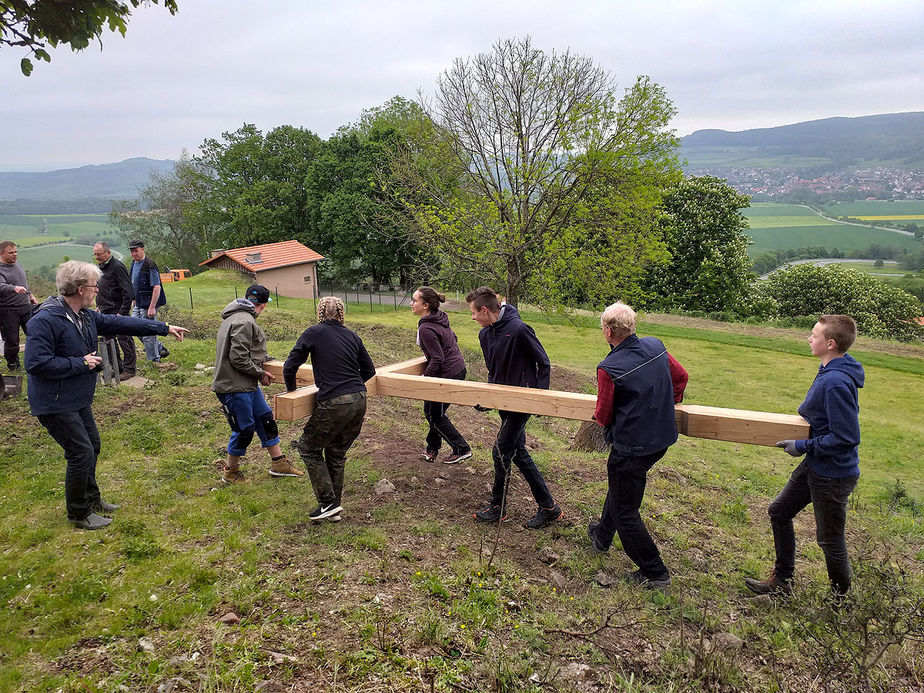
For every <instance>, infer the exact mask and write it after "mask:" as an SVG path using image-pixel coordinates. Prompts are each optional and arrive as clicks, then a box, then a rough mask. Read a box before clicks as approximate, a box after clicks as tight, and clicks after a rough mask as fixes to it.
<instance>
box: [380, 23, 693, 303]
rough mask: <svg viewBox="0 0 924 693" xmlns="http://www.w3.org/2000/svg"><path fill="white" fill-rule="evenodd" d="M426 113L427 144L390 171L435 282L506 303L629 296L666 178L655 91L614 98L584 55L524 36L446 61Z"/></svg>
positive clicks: (662, 118)
mask: <svg viewBox="0 0 924 693" xmlns="http://www.w3.org/2000/svg"><path fill="white" fill-rule="evenodd" d="M425 110H426V112H427V115H428V117H429V118H430V120H431V121H432V123H433V125H434V133H435V135H437V136H438V138H439V139H438V140H437V141H436V142H435V143H434V145H433V147H432V148H431V150H430V151H429V152H428V154H427V156H426V157H421V158H418V159H417V160H416V161H415V162H413V163H414V165H411V164H409V163H408V160H407V159H406V158H403V159H402V158H399V159H397V160H396V161H395V167H394V171H395V179H396V180H397V181H399V182H400V185H401V186H402V187H401V191H400V192H399V193H398V197H399V198H400V200H401V202H402V203H404V204H405V205H406V207H407V209H409V210H410V211H411V212H412V214H413V215H414V217H415V220H416V222H417V224H418V227H419V230H420V241H419V242H420V244H421V245H422V246H424V247H427V248H431V249H433V250H434V251H435V254H436V255H437V256H438V257H439V259H440V261H441V262H442V267H441V268H440V275H441V278H444V279H455V280H456V281H458V282H461V283H464V284H467V285H473V284H477V283H482V282H490V283H492V284H494V285H495V286H496V287H497V288H498V289H499V290H500V291H501V292H502V293H504V294H506V296H507V300H508V301H510V302H511V303H514V304H515V303H516V302H517V301H518V300H519V299H520V298H521V297H522V296H523V295H524V294H525V293H529V294H530V295H531V297H532V298H533V299H534V300H538V301H541V302H543V303H545V304H560V303H561V302H562V301H569V302H573V301H576V300H577V301H583V302H595V303H596V302H604V301H608V300H611V299H612V298H613V297H614V296H616V295H622V296H623V297H626V298H631V295H632V291H633V290H634V289H635V288H636V287H637V284H638V280H639V278H640V277H641V275H642V273H643V270H644V268H645V267H646V266H647V265H648V264H650V263H651V262H654V261H656V260H657V259H658V258H659V256H660V255H661V254H663V244H662V243H661V242H660V241H659V239H658V234H657V223H656V222H657V206H658V203H659V202H660V192H659V190H660V188H661V187H663V186H665V185H666V184H668V183H670V182H673V180H675V178H676V176H677V175H678V170H677V162H676V158H675V155H674V154H675V150H676V147H677V139H676V138H675V137H674V134H673V131H668V130H666V127H667V125H668V122H669V120H670V118H671V117H672V116H673V115H674V113H675V110H674V107H673V105H672V104H671V102H670V100H668V98H667V97H666V95H665V93H664V90H663V89H662V88H661V87H659V86H658V85H656V84H654V83H652V82H651V81H650V80H649V79H648V78H646V77H640V78H638V79H637V80H636V82H635V83H634V84H633V85H632V86H630V87H629V88H627V89H626V90H625V91H624V94H623V95H622V97H621V98H620V97H619V95H618V94H617V92H616V87H615V84H614V82H613V80H612V77H611V76H610V74H609V73H607V72H606V71H604V70H603V69H601V68H599V67H597V66H595V65H594V64H593V62H592V61H591V60H590V59H588V58H584V57H581V56H577V55H574V54H572V53H571V52H570V51H566V52H564V53H556V52H552V53H545V52H543V51H541V50H539V49H537V48H534V47H533V45H532V42H531V41H530V39H529V38H525V39H520V40H506V41H501V42H498V43H497V44H495V46H494V47H493V50H492V51H491V52H490V53H484V54H481V55H478V56H475V57H474V58H467V59H457V60H456V61H455V62H454V63H453V65H452V67H451V68H450V69H449V70H447V71H446V72H444V73H443V75H442V76H441V77H440V78H439V80H438V82H437V89H436V94H435V96H434V99H433V103H432V104H430V105H426V106H425ZM447 181H448V182H449V184H447ZM453 181H457V182H455V183H454V182H453Z"/></svg>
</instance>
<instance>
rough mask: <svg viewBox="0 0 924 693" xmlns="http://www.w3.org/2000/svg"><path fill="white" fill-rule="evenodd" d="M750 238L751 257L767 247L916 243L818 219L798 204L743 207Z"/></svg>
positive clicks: (846, 247)
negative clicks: (752, 241) (748, 225)
mask: <svg viewBox="0 0 924 693" xmlns="http://www.w3.org/2000/svg"><path fill="white" fill-rule="evenodd" d="M744 214H745V216H746V217H747V218H748V221H749V222H750V226H751V228H750V229H749V230H748V231H747V234H748V235H749V236H750V237H751V238H752V239H753V240H754V245H752V246H751V247H750V248H748V252H749V253H750V255H751V256H752V257H754V256H756V255H758V254H760V253H762V252H765V251H768V250H786V249H788V248H809V247H823V248H826V249H827V250H829V251H830V250H833V249H834V248H837V249H838V250H840V251H841V252H847V251H849V250H865V249H866V248H868V247H869V246H870V245H872V244H873V243H879V244H880V245H883V246H894V247H898V248H903V249H908V250H913V249H915V248H917V247H918V245H919V242H918V241H917V240H915V239H914V238H912V237H911V236H907V235H904V234H898V233H893V232H891V231H882V230H879V229H871V228H868V227H865V226H851V225H849V224H841V223H838V222H831V221H826V220H825V219H822V218H821V217H819V216H818V215H816V214H814V213H813V212H812V211H811V210H809V209H806V208H804V207H800V206H799V205H786V204H775V203H756V204H754V205H753V206H752V207H750V208H748V209H745V210H744Z"/></svg>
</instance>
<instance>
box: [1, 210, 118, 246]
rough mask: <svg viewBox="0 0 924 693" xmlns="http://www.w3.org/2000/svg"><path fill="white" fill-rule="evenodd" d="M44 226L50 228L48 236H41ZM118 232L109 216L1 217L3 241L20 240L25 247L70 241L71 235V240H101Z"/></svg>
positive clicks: (48, 215)
mask: <svg viewBox="0 0 924 693" xmlns="http://www.w3.org/2000/svg"><path fill="white" fill-rule="evenodd" d="M43 223H47V225H48V232H47V234H45V235H42V234H41V233H40V230H41V228H42V225H43ZM65 231H67V232H68V233H67V234H65ZM114 231H115V230H114V229H113V227H112V226H110V225H109V218H108V217H107V216H106V215H105V214H43V215H39V214H19V215H11V214H4V215H0V240H12V241H16V242H17V243H18V244H19V245H21V246H29V245H35V244H37V243H47V242H49V241H55V240H66V239H67V238H68V234H69V237H70V238H79V237H81V236H92V237H94V238H100V237H104V236H112V235H114Z"/></svg>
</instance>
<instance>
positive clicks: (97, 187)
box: [0, 157, 173, 200]
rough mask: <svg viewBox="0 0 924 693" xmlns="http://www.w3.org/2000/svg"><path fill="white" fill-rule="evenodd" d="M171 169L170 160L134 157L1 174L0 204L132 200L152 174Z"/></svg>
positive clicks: (171, 163)
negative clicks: (14, 202) (115, 161)
mask: <svg viewBox="0 0 924 693" xmlns="http://www.w3.org/2000/svg"><path fill="white" fill-rule="evenodd" d="M172 168H173V161H171V160H169V159H148V158H146V157H136V158H134V159H126V160H125V161H120V162H119V163H117V164H101V165H98V166H81V167H80V168H65V169H60V170H57V171H47V172H45V173H25V172H22V173H20V172H10V173H3V172H0V200H83V199H86V198H98V199H106V200H126V199H133V198H135V197H137V195H138V187H139V186H141V185H144V184H145V183H147V182H148V180H149V176H150V175H151V172H152V171H157V172H159V173H164V172H166V171H169V170H172Z"/></svg>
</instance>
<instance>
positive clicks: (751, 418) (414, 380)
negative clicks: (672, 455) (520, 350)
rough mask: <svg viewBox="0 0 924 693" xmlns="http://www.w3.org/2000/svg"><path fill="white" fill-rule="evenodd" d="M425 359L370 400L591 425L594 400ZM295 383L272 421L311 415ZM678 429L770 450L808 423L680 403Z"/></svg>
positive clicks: (375, 382) (382, 375)
mask: <svg viewBox="0 0 924 693" xmlns="http://www.w3.org/2000/svg"><path fill="white" fill-rule="evenodd" d="M282 365H283V364H282V363H281V362H279V361H271V362H269V363H267V364H266V365H265V366H264V367H265V368H266V370H267V371H269V372H270V373H272V374H273V375H275V376H276V379H277V380H279V381H281V380H282ZM425 366H426V359H425V358H424V357H423V356H419V357H417V358H415V359H410V360H408V361H401V362H400V363H393V364H390V365H387V366H383V367H381V368H378V369H376V372H375V375H374V376H373V377H372V378H370V379H369V380H368V381H367V382H366V389H367V391H368V393H369V395H370V396H372V395H381V396H384V397H401V398H404V399H418V400H428V401H431V402H446V403H448V404H461V405H468V406H474V405H476V404H477V405H481V406H483V407H487V408H488V409H504V410H506V411H516V412H523V413H525V414H535V415H541V416H556V417H560V418H563V419H577V420H579V421H592V420H593V413H594V409H595V408H596V403H597V397H596V395H586V394H580V393H576V392H561V391H558V390H540V389H536V388H528V387H514V386H512V385H493V384H490V383H477V382H473V381H470V380H451V379H447V378H425V377H423V376H421V375H420V374H421V373H422V372H423V369H424V368H425ZM297 378H298V383H299V384H304V385H307V387H302V388H301V389H299V390H296V391H295V392H287V393H285V394H281V395H276V401H275V412H276V418H277V419H279V420H281V421H297V420H298V419H303V418H305V417H306V416H309V415H310V414H311V412H312V411H313V410H314V403H315V398H316V396H317V392H318V389H317V387H316V386H314V384H313V383H314V375H313V372H312V371H311V367H310V366H307V365H306V366H302V367H301V368H299V370H298V376H297ZM675 414H676V417H677V430H678V431H679V432H680V433H682V434H684V435H686V436H691V437H694V438H707V439H710V440H727V441H732V442H737V443H748V444H752V445H770V446H772V445H774V444H775V443H776V441H778V440H783V439H785V438H795V439H802V438H808V437H809V425H808V422H807V421H806V420H805V419H803V418H802V417H801V416H795V415H792V414H774V413H771V412H761V411H747V410H743V409H724V408H722V407H705V406H701V405H696V404H678V405H677V406H676V407H675Z"/></svg>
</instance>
